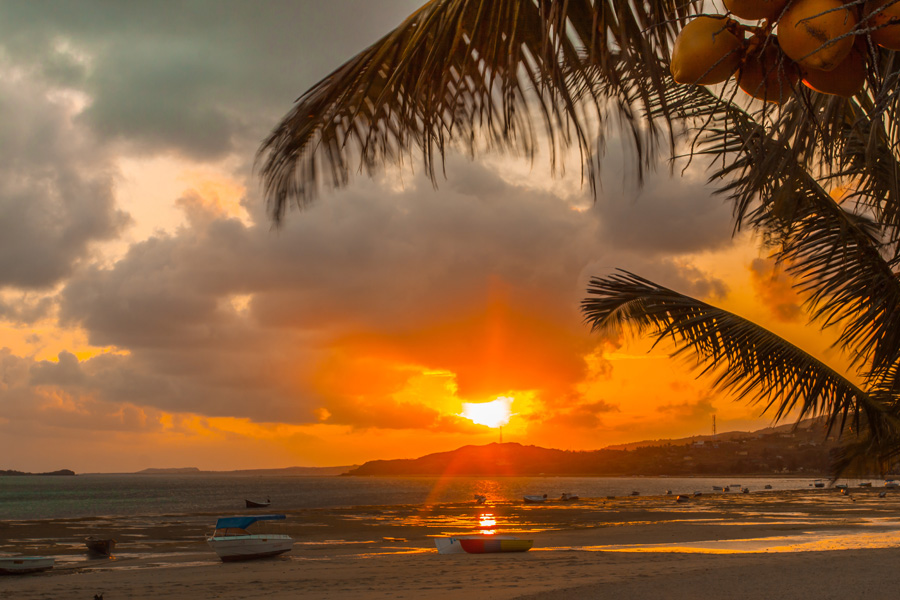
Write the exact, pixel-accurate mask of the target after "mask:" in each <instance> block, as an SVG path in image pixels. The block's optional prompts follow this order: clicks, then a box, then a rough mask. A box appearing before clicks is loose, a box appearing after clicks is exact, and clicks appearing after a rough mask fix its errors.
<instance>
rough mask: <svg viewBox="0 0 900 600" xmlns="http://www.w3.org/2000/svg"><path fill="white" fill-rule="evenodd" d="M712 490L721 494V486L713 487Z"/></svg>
mask: <svg viewBox="0 0 900 600" xmlns="http://www.w3.org/2000/svg"><path fill="white" fill-rule="evenodd" d="M712 488H713V491H714V492H721V491H722V489H723V488H722V486H721V485H714V486H712Z"/></svg>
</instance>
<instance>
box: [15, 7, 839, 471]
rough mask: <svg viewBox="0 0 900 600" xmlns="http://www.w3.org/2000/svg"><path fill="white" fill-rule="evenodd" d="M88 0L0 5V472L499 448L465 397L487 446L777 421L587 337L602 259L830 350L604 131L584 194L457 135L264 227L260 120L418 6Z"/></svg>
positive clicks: (721, 210)
mask: <svg viewBox="0 0 900 600" xmlns="http://www.w3.org/2000/svg"><path fill="white" fill-rule="evenodd" d="M79 5H80V9H79V11H80V12H79V13H78V14H71V12H70V10H71V9H70V8H68V7H67V5H66V4H62V5H60V6H59V10H55V11H51V10H44V11H41V10H36V9H31V8H29V6H28V5H27V4H25V3H21V4H18V3H17V5H16V6H6V7H0V102H3V105H4V106H6V107H8V109H7V110H5V111H4V115H2V116H0V139H3V140H4V143H3V144H2V145H0V214H3V215H4V217H3V219H2V220H0V227H2V228H3V231H2V232H0V234H2V235H3V239H4V250H3V251H2V252H0V333H2V338H0V339H2V341H0V456H3V457H5V458H4V460H3V461H0V469H20V470H26V471H46V470H54V469H62V468H71V469H74V470H76V471H77V472H95V471H102V472H111V471H134V470H139V469H143V468H147V467H185V466H195V467H199V468H203V469H217V470H218V469H221V470H225V469H242V468H275V467H286V466H294V465H301V466H331V465H348V464H354V463H361V462H364V461H366V460H369V459H378V458H403V457H415V456H419V455H422V454H426V453H429V452H437V451H445V450H450V449H453V448H456V447H459V446H462V445H466V444H484V443H489V442H493V441H497V440H498V439H499V431H498V429H497V428H490V427H487V426H484V425H478V424H476V423H474V422H473V421H472V420H471V419H468V418H466V417H465V416H463V415H464V414H465V413H464V411H465V410H466V405H473V404H476V405H477V404H480V403H486V402H491V401H495V400H496V399H497V398H501V397H503V398H507V399H510V400H506V401H503V402H502V403H506V404H508V409H509V412H510V414H509V418H508V422H507V423H506V424H505V425H504V426H503V439H504V440H505V441H516V442H521V443H525V444H536V445H540V446H545V447H554V448H563V449H571V450H578V449H595V448H601V447H604V446H607V445H610V444H617V443H623V442H630V441H638V440H643V439H656V438H675V437H682V436H689V435H696V434H707V433H709V432H710V431H711V423H712V416H713V415H714V414H715V415H716V419H717V424H718V430H719V431H726V430H731V429H743V430H746V429H753V428H759V427H763V426H767V425H769V424H770V421H769V420H768V419H767V418H765V417H762V418H761V417H760V415H759V411H758V409H757V408H755V407H752V406H748V405H746V404H744V403H735V402H733V401H732V400H730V399H729V398H727V397H722V396H720V395H718V394H716V393H714V392H713V391H711V390H710V388H709V381H707V380H697V379H695V376H694V373H693V371H692V369H691V365H689V364H685V363H684V362H682V361H672V360H670V359H668V358H667V353H668V352H669V351H670V350H671V348H660V349H657V350H655V351H653V352H652V353H648V349H649V344H648V343H647V341H646V340H628V339H625V340H607V339H603V338H601V337H600V336H598V335H595V334H592V333H591V332H590V331H589V328H588V327H587V326H586V325H585V323H584V322H583V318H582V316H581V314H580V312H579V303H580V301H581V300H582V298H583V297H584V296H585V295H586V294H585V290H586V287H587V282H588V280H589V278H590V277H591V276H595V275H605V274H608V273H610V272H612V270H613V269H615V268H617V267H621V268H626V269H628V270H631V271H634V272H636V273H638V274H640V275H643V276H646V277H648V278H650V279H652V280H654V281H657V282H659V283H661V284H663V285H667V286H669V287H672V288H674V289H677V290H679V291H682V292H685V293H688V294H692V295H695V296H697V297H700V298H701V299H704V300H707V301H709V302H712V303H715V304H720V305H723V306H725V307H727V308H731V309H733V310H735V311H737V312H739V313H740V314H742V315H744V316H747V317H749V318H751V319H753V320H755V321H757V322H759V323H761V324H764V325H766V326H769V327H772V328H773V329H775V330H776V331H777V332H779V333H781V334H782V335H785V336H786V337H788V338H789V339H791V340H792V341H795V343H798V344H799V345H801V346H803V347H805V348H808V349H810V350H811V351H814V352H815V353H816V354H817V355H819V356H821V357H823V358H824V359H825V360H826V361H828V362H831V363H833V364H835V365H837V366H839V367H840V366H843V365H844V362H842V359H841V357H839V356H837V355H835V354H833V353H832V352H830V351H828V345H829V343H830V340H829V339H828V338H827V337H823V334H821V333H820V332H819V331H818V330H817V328H815V327H808V326H806V325H805V320H804V318H803V313H802V311H800V309H799V303H798V299H797V298H796V297H794V295H793V293H792V291H791V288H790V282H789V281H786V280H785V279H784V277H783V276H777V275H775V274H773V272H772V265H771V264H770V263H769V262H768V261H766V260H765V259H764V257H761V255H760V253H759V251H758V250H757V248H756V244H755V243H754V242H753V241H752V240H747V239H744V238H738V239H733V238H732V236H731V231H732V224H731V212H730V207H729V206H728V205H727V203H725V202H723V200H722V199H721V198H718V197H714V196H712V194H711V189H710V188H708V187H707V186H706V185H705V174H704V172H703V171H702V170H701V169H699V167H697V165H694V166H692V167H691V168H690V169H689V170H687V171H686V172H684V173H681V172H680V171H678V172H677V174H676V176H675V177H674V178H670V177H669V175H668V174H667V173H665V172H661V173H657V174H655V175H651V176H650V177H649V178H648V180H647V182H646V185H645V186H644V188H643V189H641V190H638V189H636V188H635V187H634V186H632V185H630V184H629V183H628V181H629V180H630V179H629V176H628V173H630V172H631V169H630V166H629V163H628V161H627V160H626V159H625V158H623V157H622V156H621V155H620V152H619V151H618V150H615V149H614V148H615V143H614V142H613V143H612V144H611V145H610V148H611V153H610V156H609V157H608V158H607V160H606V163H607V164H606V165H605V169H604V172H605V173H607V174H608V175H607V179H605V180H604V185H603V189H602V190H601V192H600V193H599V194H598V197H597V199H596V202H594V199H593V198H592V197H591V196H590V192H589V190H587V189H586V188H583V187H581V185H580V180H579V178H578V177H577V176H572V175H571V174H572V173H574V174H577V173H578V166H577V164H575V165H570V168H569V169H568V172H569V173H570V175H568V176H562V177H557V178H554V177H552V176H551V175H550V173H549V168H548V167H547V160H546V157H544V158H542V157H538V158H537V159H536V161H535V164H534V165H533V166H530V165H527V164H525V163H523V162H522V161H520V160H517V159H515V158H504V157H497V156H492V155H488V156H484V157H479V160H477V161H469V160H467V159H465V158H462V157H459V156H456V155H450V156H448V160H447V179H446V180H445V181H442V182H440V185H439V188H438V189H437V190H435V189H434V188H433V186H432V185H431V183H430V182H429V181H428V180H427V178H425V177H423V176H422V175H421V174H420V173H419V172H418V169H405V170H402V171H395V170H392V169H388V170H387V171H386V172H385V173H382V174H380V175H379V176H377V177H376V178H374V179H372V180H369V179H366V178H365V177H362V176H360V177H357V178H355V179H354V180H353V182H352V183H351V185H350V186H349V187H348V188H347V189H344V190H340V191H335V192H332V193H329V194H326V195H325V196H324V197H323V198H322V199H320V200H319V201H318V202H317V203H316V204H315V205H314V206H313V207H311V208H310V209H308V210H306V211H304V212H302V213H300V212H294V213H292V214H290V215H289V217H288V220H287V223H286V224H285V226H284V227H283V228H281V229H279V230H273V229H272V228H271V226H270V224H269V222H268V221H267V219H266V216H265V207H264V202H263V200H262V198H261V195H260V190H259V184H258V181H257V179H256V178H255V176H254V175H253V173H252V161H253V159H254V153H255V151H256V149H257V146H258V144H259V140H261V139H262V138H263V136H264V135H265V134H266V133H267V132H268V131H269V129H270V128H271V127H272V126H273V125H274V124H275V123H276V122H277V120H278V119H279V117H280V116H281V115H282V114H283V113H285V112H286V111H287V110H288V108H289V107H290V105H291V102H292V101H293V99H294V98H295V97H296V96H297V95H299V94H300V93H301V92H302V91H303V90H305V89H306V88H308V87H309V86H310V85H312V84H313V83H314V82H315V81H316V80H317V79H318V78H320V77H322V76H324V75H325V74H327V73H328V72H329V70H330V69H333V68H335V67H336V66H337V65H338V64H339V63H340V62H341V61H342V60H343V59H346V58H349V57H350V56H351V55H352V54H353V53H354V52H356V51H358V50H359V49H361V48H362V47H363V46H364V45H365V44H367V43H370V42H371V41H374V40H375V39H376V38H377V37H378V36H379V35H380V34H382V33H384V32H385V31H387V30H388V28H389V27H390V26H391V25H393V24H395V23H398V22H399V21H400V20H401V19H402V18H403V17H404V16H405V15H406V14H408V13H409V12H410V11H411V10H412V9H413V8H415V7H416V6H417V5H418V3H417V2H410V1H403V0H390V1H388V0H384V1H383V2H381V3H379V10H378V11H372V10H371V6H372V5H371V4H370V3H368V2H366V1H365V0H341V1H339V2H336V3H334V5H333V6H332V5H328V6H322V7H318V8H316V9H315V10H311V9H309V8H305V7H304V6H299V5H298V6H295V7H293V8H291V7H288V8H284V9H283V10H285V11H287V12H289V13H292V14H288V15H285V14H282V12H280V11H279V10H276V9H275V8H274V7H265V6H263V7H262V8H261V9H260V11H259V14H254V18H253V19H251V20H247V19H245V18H243V17H242V10H243V9H242V5H241V3H233V4H232V3H230V2H224V3H219V4H217V6H216V10H217V14H219V15H220V17H221V18H220V19H217V20H213V21H211V20H209V19H207V18H205V16H204V14H200V13H198V12H196V11H194V10H192V9H191V7H190V6H182V5H175V4H173V5H171V6H168V5H167V8H166V9H165V11H163V12H165V13H166V16H167V18H166V19H162V20H159V19H157V18H156V17H155V13H154V11H153V10H150V9H149V8H146V7H143V6H141V5H139V4H136V5H135V6H131V5H128V6H125V5H123V6H122V7H121V10H119V11H113V12H109V11H104V10H101V9H102V5H98V6H97V7H94V8H95V9H96V10H92V5H91V3H90V2H86V3H79ZM148 11H149V12H148ZM157 12H158V11H157ZM201 12H202V11H201ZM81 13H85V14H91V15H92V18H91V19H87V20H85V19H82V18H81V16H83V15H81ZM293 13H296V14H293ZM376 13H377V14H376ZM348 14H350V15H355V16H354V18H352V19H348V18H347V17H346V15H348ZM171 22H177V23H180V26H179V28H178V30H177V31H173V30H172V29H171V27H170V26H169V23H171ZM138 23H140V24H141V25H140V27H138V26H137V25H136V24H138ZM298 28H299V29H298ZM273 40H277V42H275V41H273ZM273 43H277V45H278V51H277V52H273V51H272V44H273ZM298 57H300V58H299V59H298ZM261 65H264V66H265V67H266V68H261ZM286 74H288V75H286ZM576 159H577V157H572V160H576ZM470 410H471V408H470Z"/></svg>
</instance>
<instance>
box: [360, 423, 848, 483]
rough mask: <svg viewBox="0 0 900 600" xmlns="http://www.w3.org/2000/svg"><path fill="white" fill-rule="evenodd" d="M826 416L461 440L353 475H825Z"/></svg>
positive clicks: (830, 444) (829, 447) (828, 456)
mask: <svg viewBox="0 0 900 600" xmlns="http://www.w3.org/2000/svg"><path fill="white" fill-rule="evenodd" d="M836 444H837V443H836V441H835V439H834V438H833V437H827V436H826V434H825V429H824V427H823V426H822V424H821V422H814V421H807V422H804V423H801V424H800V425H798V426H794V425H789V426H785V427H776V428H767V429H763V430H760V431H756V432H731V433H727V434H719V435H717V436H715V437H713V436H696V437H691V438H683V439H679V440H655V441H652V442H638V443H635V444H629V445H627V446H625V447H623V446H619V447H609V448H603V449H601V450H592V451H567V450H555V449H550V448H540V447H538V446H524V445H522V444H517V443H511V442H508V443H503V444H498V443H493V444H488V445H486V446H463V447H461V448H458V449H456V450H452V451H449V452H438V453H435V454H428V455H426V456H422V457H420V458H414V459H398V460H374V461H369V462H366V463H365V464H363V465H362V466H360V467H359V468H356V469H353V470H351V471H349V472H347V473H346V475H350V476H371V475H381V476H407V475H413V476H439V475H443V476H473V477H502V476H538V475H546V476H600V475H605V476H640V475H671V476H678V475H681V476H690V475H739V474H746V475H774V474H803V475H811V476H825V475H827V474H828V473H829V468H830V465H831V463H832V452H833V451H834V450H835V448H836Z"/></svg>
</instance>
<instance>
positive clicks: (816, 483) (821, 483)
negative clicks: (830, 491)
mask: <svg viewBox="0 0 900 600" xmlns="http://www.w3.org/2000/svg"><path fill="white" fill-rule="evenodd" d="M813 486H814V487H817V488H823V487H825V482H824V481H822V480H821V479H817V480H815V481H814V482H813Z"/></svg>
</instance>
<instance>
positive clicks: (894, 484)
mask: <svg viewBox="0 0 900 600" xmlns="http://www.w3.org/2000/svg"><path fill="white" fill-rule="evenodd" d="M884 487H886V488H895V487H900V483H897V482H896V481H894V480H893V479H885V480H884Z"/></svg>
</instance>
